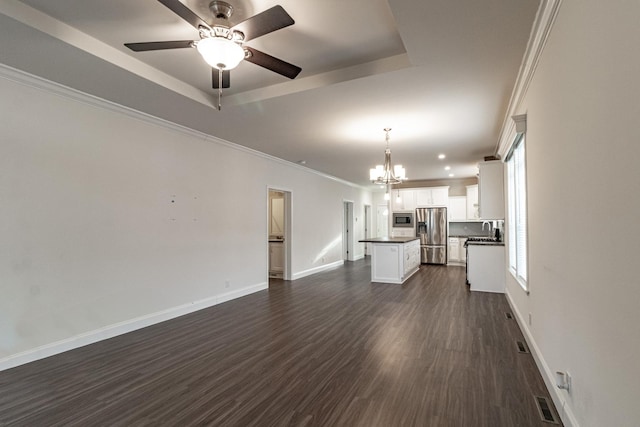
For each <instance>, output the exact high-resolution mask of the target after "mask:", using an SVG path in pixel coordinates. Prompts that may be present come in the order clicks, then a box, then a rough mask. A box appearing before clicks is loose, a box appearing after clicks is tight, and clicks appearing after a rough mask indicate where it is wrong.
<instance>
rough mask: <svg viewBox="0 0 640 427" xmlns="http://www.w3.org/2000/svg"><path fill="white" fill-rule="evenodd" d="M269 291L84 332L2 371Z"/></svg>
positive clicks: (238, 293) (22, 356)
mask: <svg viewBox="0 0 640 427" xmlns="http://www.w3.org/2000/svg"><path fill="white" fill-rule="evenodd" d="M268 288H269V286H268V284H267V283H265V282H263V283H258V284H256V285H251V286H247V287H244V288H242V289H238V290H235V291H231V292H227V293H224V294H221V295H216V296H213V297H209V298H205V299H202V300H199V301H193V302H190V303H187V304H182V305H179V306H176V307H171V308H168V309H166V310H161V311H157V312H155V313H150V314H146V315H144V316H140V317H136V318H134V319H129V320H125V321H123V322H119V323H114V324H112V325H108V326H105V327H102V328H99V329H95V330H93V331H89V332H84V333H82V334H78V335H76V336H73V337H70V338H66V339H63V340H60V341H57V342H53V343H50V344H45V345H43V346H40V347H36V348H33V349H29V350H27V351H23V352H21V353H16V354H12V355H10V356H8V357H4V358H2V359H0V371H4V370H6V369H10V368H14V367H16V366H20V365H24V364H25V363H29V362H34V361H36V360H39V359H44V358H45V357H49V356H53V355H56V354H60V353H63V352H65V351H69V350H73V349H75V348H79V347H84V346H85V345H89V344H93V343H96V342H98V341H102V340H106V339H109V338H113V337H115V336H118V335H123V334H126V333H129V332H133V331H135V330H138V329H142V328H146V327H147V326H151V325H155V324H156V323H160V322H164V321H165V320H171V319H175V318H176V317H180V316H184V315H185V314H189V313H193V312H196V311H198V310H202V309H205V308H208V307H212V306H214V305H218V304H222V303H223V302H227V301H231V300H233V299H236V298H240V297H243V296H245V295H249V294H252V293H255V292H259V291H263V290H266V289H268Z"/></svg>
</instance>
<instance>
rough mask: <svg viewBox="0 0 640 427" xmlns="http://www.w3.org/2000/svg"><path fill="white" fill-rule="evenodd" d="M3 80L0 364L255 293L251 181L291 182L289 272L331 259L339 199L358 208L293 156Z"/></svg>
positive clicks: (260, 233) (258, 190)
mask: <svg viewBox="0 0 640 427" xmlns="http://www.w3.org/2000/svg"><path fill="white" fill-rule="evenodd" d="M5 71H6V70H5ZM7 75H13V74H12V73H8V74H7V73H6V72H4V74H2V73H0V93H2V97H0V138H1V140H0V200H1V201H2V202H1V203H0V218H1V221H0V235H1V236H2V237H1V238H0V279H1V280H0V295H1V298H0V369H3V368H7V367H10V366H13V365H15V364H19V363H24V362H25V361H28V360H31V359H34V358H37V357H42V356H46V355H48V354H52V353H55V352H56V351H60V350H64V349H66V348H72V347H73V346H75V345H79V344H83V343H86V342H91V341H92V340H95V339H97V338H104V337H107V336H110V335H113V334H115V333H121V332H125V331H127V330H130V329H132V328H134V327H139V326H144V325H145V324H149V323H153V322H156V321H158V320H162V319H163V318H169V317H172V316H174V315H177V314H181V313H184V312H188V311H191V310H193V309H194V308H199V307H204V306H207V305H212V304H215V303H219V302H222V301H225V300H228V299H230V298H234V297H237V296H241V295H243V294H246V293H250V292H254V291H257V290H260V289H265V288H266V286H267V269H268V253H267V250H268V245H267V234H268V230H267V226H268V224H267V199H268V192H267V186H272V187H275V188H279V189H284V190H288V191H291V192H292V204H293V209H292V216H293V218H292V239H291V241H292V248H293V255H292V258H293V259H292V271H293V274H294V277H296V276H297V277H300V276H303V275H305V274H309V273H311V272H315V271H318V270H321V269H322V268H323V266H325V267H326V266H331V265H335V264H337V263H342V252H341V248H342V241H341V238H342V212H343V210H342V206H343V205H342V203H343V200H345V199H348V200H353V201H354V208H355V211H356V212H361V211H363V210H364V208H363V205H364V204H365V203H368V204H371V193H370V192H368V191H366V190H364V189H361V188H359V187H354V186H350V185H347V184H346V183H343V182H340V181H337V180H333V179H329V178H327V177H323V176H320V175H319V174H316V173H311V172H309V171H308V170H306V169H305V168H302V167H300V166H297V165H293V164H289V163H285V162H282V161H279V160H275V159H272V158H268V157H267V156H262V155H257V154H255V153H250V152H249V151H248V150H243V149H239V148H234V147H233V146H231V145H230V144H223V143H219V142H217V141H216V140H214V139H213V138H207V137H205V136H204V135H201V134H197V133H194V132H188V131H186V130H183V129H182V130H181V129H178V128H175V127H171V126H165V125H162V124H161V123H160V122H159V121H156V120H144V119H141V118H140V117H141V116H140V115H137V116H136V115H135V114H133V115H128V114H124V113H123V112H122V110H120V109H118V108H105V106H104V105H103V104H102V103H100V102H97V103H95V102H93V103H92V102H85V101H86V99H88V98H86V97H84V96H83V95H78V96H77V98H79V99H72V98H70V97H67V96H61V95H60V94H56V93H54V92H52V91H51V90H53V88H55V87H56V86H55V85H51V87H49V85H48V84H47V83H37V81H36V80H33V81H32V80H30V79H28V78H26V77H19V76H18V77H15V76H14V77H15V78H17V80H19V81H22V83H18V82H16V81H13V80H11V79H7V78H6V76H7ZM3 76H4V77H3ZM32 84H33V85H36V86H38V85H41V86H43V87H45V89H42V88H37V87H34V86H32ZM49 89H51V90H49ZM56 91H57V89H56ZM62 92H63V93H66V92H65V91H64V90H62ZM136 117H137V118H136ZM223 176H228V177H231V179H227V178H225V179H221V177H223ZM358 215H359V216H361V215H360V214H358ZM363 224H364V222H362V221H358V223H357V227H358V228H357V230H356V232H357V233H358V235H363V233H364V230H363ZM360 228H362V229H360ZM362 250H363V248H362V247H361V245H358V246H357V247H356V252H357V251H360V252H362ZM357 255H358V254H357V253H356V256H357ZM322 258H324V261H322Z"/></svg>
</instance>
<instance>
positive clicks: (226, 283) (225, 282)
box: [224, 280, 229, 289]
mask: <svg viewBox="0 0 640 427" xmlns="http://www.w3.org/2000/svg"><path fill="white" fill-rule="evenodd" d="M224 287H225V289H226V288H228V287H229V281H228V280H225V281H224Z"/></svg>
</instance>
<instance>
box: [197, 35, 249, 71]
mask: <svg viewBox="0 0 640 427" xmlns="http://www.w3.org/2000/svg"><path fill="white" fill-rule="evenodd" d="M197 48H198V52H199V53H200V55H202V58H203V59H204V60H205V61H206V62H207V64H209V65H211V66H212V67H213V68H217V69H218V70H231V69H233V68H235V67H237V66H238V64H239V63H240V61H242V60H243V59H244V49H242V46H240V45H239V44H238V43H235V42H233V41H231V40H229V39H225V38H222V37H209V38H206V39H202V40H200V41H199V42H198V46H197Z"/></svg>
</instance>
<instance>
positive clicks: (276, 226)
mask: <svg viewBox="0 0 640 427" xmlns="http://www.w3.org/2000/svg"><path fill="white" fill-rule="evenodd" d="M267 218H268V232H267V240H268V251H267V254H268V257H267V266H268V271H267V276H268V278H269V282H270V283H271V279H275V280H291V192H290V191H286V190H282V189H276V188H268V198H267Z"/></svg>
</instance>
